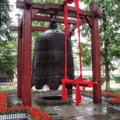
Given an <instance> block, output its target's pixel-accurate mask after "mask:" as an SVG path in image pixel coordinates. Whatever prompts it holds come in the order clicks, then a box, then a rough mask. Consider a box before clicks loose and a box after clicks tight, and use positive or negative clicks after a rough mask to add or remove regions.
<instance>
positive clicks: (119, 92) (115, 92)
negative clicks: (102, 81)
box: [102, 88, 120, 95]
mask: <svg viewBox="0 0 120 120" xmlns="http://www.w3.org/2000/svg"><path fill="white" fill-rule="evenodd" d="M102 91H103V92H110V93H113V94H118V95H120V88H119V89H117V88H111V89H110V91H106V90H102Z"/></svg>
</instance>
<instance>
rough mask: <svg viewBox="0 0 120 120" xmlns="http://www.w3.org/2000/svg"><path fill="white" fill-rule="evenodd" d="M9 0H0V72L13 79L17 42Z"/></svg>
mask: <svg viewBox="0 0 120 120" xmlns="http://www.w3.org/2000/svg"><path fill="white" fill-rule="evenodd" d="M9 12H10V6H9V2H8V0H1V1H0V73H1V74H6V75H7V77H8V80H12V78H13V75H14V69H15V68H16V57H15V52H16V50H15V49H16V44H15V39H14V37H13V31H12V27H11V24H10V23H11V18H10V17H9Z"/></svg>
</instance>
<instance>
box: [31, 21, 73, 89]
mask: <svg viewBox="0 0 120 120" xmlns="http://www.w3.org/2000/svg"><path fill="white" fill-rule="evenodd" d="M63 77H64V32H62V31H60V30H58V29H57V24H56V20H55V19H52V20H51V23H50V29H49V30H47V31H45V32H44V33H42V34H41V35H40V36H39V37H38V38H37V40H36V42H35V48H34V58H33V70H32V84H33V85H35V88H36V89H42V87H43V86H44V85H45V84H47V85H48V86H49V88H50V90H57V89H58V87H59V85H60V84H61V79H62V78H63ZM68 77H69V78H70V79H74V65H73V55H72V45H71V40H70V39H68Z"/></svg>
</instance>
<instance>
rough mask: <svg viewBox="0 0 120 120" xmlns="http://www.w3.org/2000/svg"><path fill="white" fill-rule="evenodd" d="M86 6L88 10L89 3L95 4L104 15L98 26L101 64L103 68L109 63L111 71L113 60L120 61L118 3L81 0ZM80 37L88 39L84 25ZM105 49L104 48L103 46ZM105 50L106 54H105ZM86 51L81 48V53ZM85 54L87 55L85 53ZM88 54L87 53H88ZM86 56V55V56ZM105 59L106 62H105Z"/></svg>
mask: <svg viewBox="0 0 120 120" xmlns="http://www.w3.org/2000/svg"><path fill="white" fill-rule="evenodd" d="M81 1H83V2H84V3H85V5H86V6H87V7H86V9H87V10H89V4H90V3H91V2H97V3H98V5H99V7H100V9H101V11H102V12H103V14H104V18H103V19H101V20H99V26H100V28H99V29H100V43H101V64H102V65H103V66H104V65H105V62H106V61H107V62H108V63H109V68H110V69H111V70H113V69H115V68H114V65H113V63H112V61H113V60H117V59H120V57H119V56H120V33H118V32H119V30H120V22H119V20H120V19H119V16H120V7H119V6H120V2H119V1H115V0H112V1H111V0H81ZM82 35H83V36H84V37H86V36H87V37H88V39H89V38H90V32H89V29H88V27H87V26H86V25H83V26H82ZM106 43H107V47H106V48H105V44H106ZM106 50H107V53H106ZM84 52H86V49H84V48H83V53H84ZM86 54H87V53H86ZM88 54H89V51H88ZM88 54H87V55H88ZM105 58H106V61H105Z"/></svg>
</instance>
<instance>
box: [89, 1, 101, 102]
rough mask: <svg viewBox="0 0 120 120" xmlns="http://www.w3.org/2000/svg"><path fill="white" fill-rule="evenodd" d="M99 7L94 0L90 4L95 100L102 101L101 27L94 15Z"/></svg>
mask: <svg viewBox="0 0 120 120" xmlns="http://www.w3.org/2000/svg"><path fill="white" fill-rule="evenodd" d="M97 9H98V6H97V3H95V2H92V3H91V4H90V11H91V13H92V27H91V39H92V70H93V82H94V86H93V102H94V103H101V102H102V96H101V69H100V42H99V29H98V17H94V13H93V12H94V11H95V10H97Z"/></svg>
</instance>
